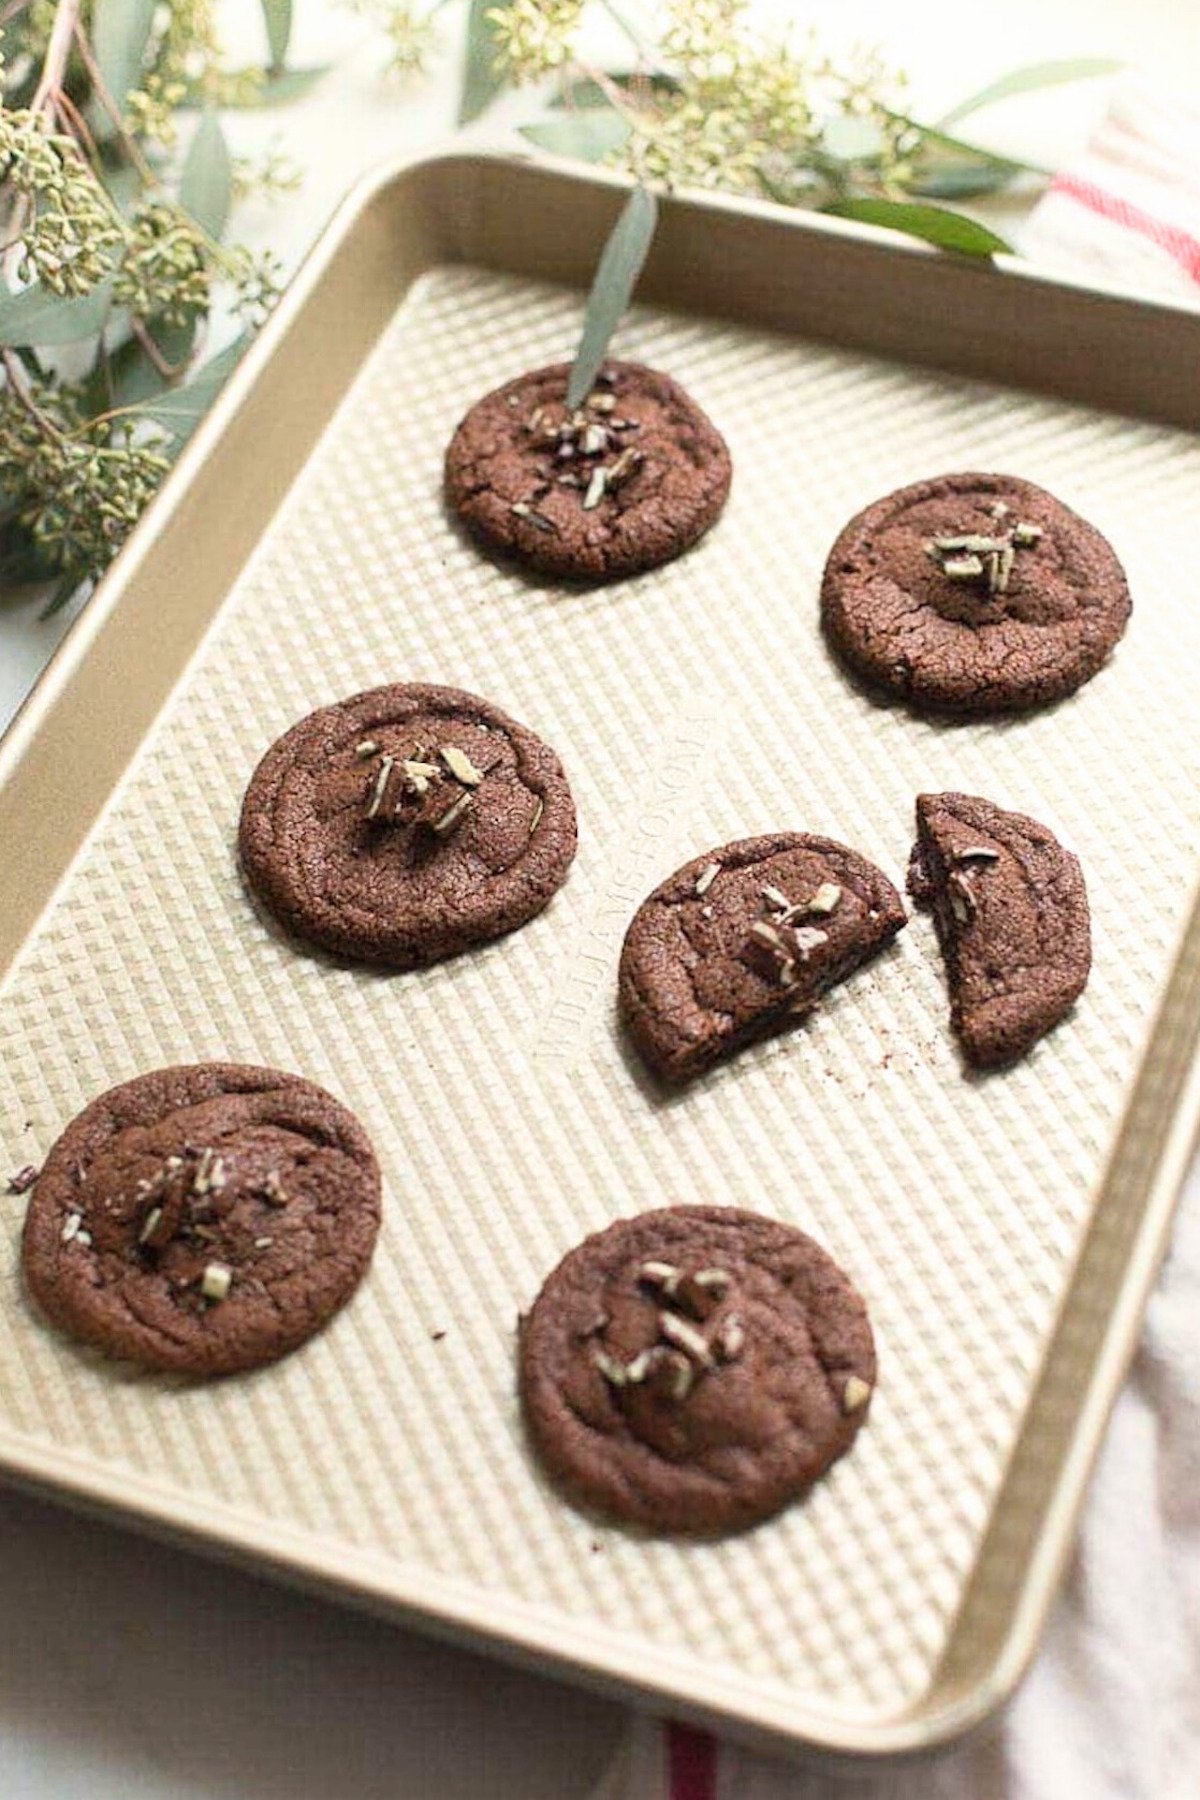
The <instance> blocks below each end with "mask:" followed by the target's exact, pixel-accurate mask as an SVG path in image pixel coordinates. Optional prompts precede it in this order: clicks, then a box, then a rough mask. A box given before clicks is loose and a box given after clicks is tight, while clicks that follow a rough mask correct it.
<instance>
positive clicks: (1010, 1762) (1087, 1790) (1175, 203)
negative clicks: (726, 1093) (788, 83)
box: [589, 0, 1200, 1800]
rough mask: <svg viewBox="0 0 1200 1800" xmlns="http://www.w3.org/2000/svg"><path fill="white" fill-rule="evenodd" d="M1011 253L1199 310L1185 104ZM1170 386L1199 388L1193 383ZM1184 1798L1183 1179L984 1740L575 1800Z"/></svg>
mask: <svg viewBox="0 0 1200 1800" xmlns="http://www.w3.org/2000/svg"><path fill="white" fill-rule="evenodd" d="M1181 3H1184V0H1181ZM1186 3H1187V4H1197V3H1198V0H1186ZM1020 242H1021V248H1022V249H1023V250H1024V251H1025V253H1026V254H1027V255H1028V256H1029V257H1030V258H1031V259H1032V260H1033V261H1036V262H1037V263H1039V264H1041V265H1042V266H1044V267H1048V268H1051V269H1054V270H1057V271H1060V272H1061V273H1063V274H1069V275H1072V276H1074V277H1075V278H1076V279H1080V280H1083V281H1095V282H1103V283H1107V284H1116V285H1119V286H1123V287H1126V288H1133V289H1136V290H1140V291H1142V292H1145V293H1147V294H1154V295H1157V296H1160V297H1162V298H1165V299H1172V300H1176V301H1181V302H1184V303H1191V304H1193V305H1196V306H1200V104H1197V103H1195V102H1192V101H1189V100H1186V99H1184V98H1183V97H1182V96H1178V95H1172V94H1169V93H1167V92H1164V91H1163V89H1162V88H1160V87H1157V86H1154V85H1152V84H1151V83H1150V81H1148V80H1147V79H1146V78H1145V77H1144V76H1140V75H1132V74H1130V75H1125V76H1122V77H1121V78H1120V79H1119V80H1118V81H1116V82H1115V83H1114V84H1113V90H1112V96H1111V103H1110V105H1109V107H1108V110H1107V112H1106V115H1105V117H1104V119H1103V122H1102V123H1101V125H1100V127H1099V129H1098V130H1097V131H1096V133H1095V135H1094V137H1093V138H1092V141H1091V142H1090V143H1089V145H1088V147H1087V150H1086V152H1085V154H1084V155H1083V156H1082V157H1081V158H1080V160H1079V162H1078V163H1077V164H1075V165H1073V166H1072V167H1070V168H1067V169H1064V170H1063V171H1062V173H1061V174H1059V175H1058V176H1056V178H1055V180H1054V181H1053V182H1052V183H1051V185H1050V187H1049V188H1048V189H1047V191H1046V193H1045V195H1044V196H1043V198H1042V199H1041V200H1040V201H1039V202H1038V204H1037V206H1036V207H1035V208H1034V210H1033V211H1032V213H1031V214H1030V216H1029V218H1028V220H1027V221H1026V224H1025V227H1024V230H1023V232H1022V234H1021V239H1020ZM1179 374H1180V380H1181V381H1192V382H1195V381H1200V369H1181V370H1180V372H1179ZM1197 499H1198V501H1200V496H1197ZM1197 1795H1200V1178H1198V1174H1197V1171H1193V1175H1192V1180H1191V1183H1190V1185H1189V1191H1188V1194H1187V1195H1186V1196H1185V1199H1184V1202H1183V1205H1182V1208H1181V1211H1180V1217H1179V1221H1178V1224H1177V1226H1176V1231H1175V1243H1174V1248H1173V1250H1172V1252H1171V1255H1170V1257H1169V1258H1168V1261H1167V1264H1166V1266H1165V1268H1164V1270H1163V1274H1162V1277H1161V1279H1160V1282H1159V1286H1158V1291H1157V1292H1156V1294H1155V1296H1154V1298H1153V1300H1152V1302H1151V1305H1150V1308H1149V1312H1148V1314H1147V1320H1146V1329H1145V1333H1144V1335H1143V1340H1142V1347H1141V1350H1140V1351H1139V1354H1138V1357H1137V1360H1136V1362H1135V1364H1134V1367H1133V1370H1132V1372H1131V1375H1130V1379H1129V1381H1128V1383H1127V1385H1126V1388H1125V1391H1124V1392H1123V1394H1122V1395H1121V1398H1120V1400H1119V1401H1118V1404H1117V1407H1116V1410H1115V1412H1114V1414H1113V1419H1112V1423H1111V1425H1110V1428H1109V1433H1108V1438H1107V1441H1106V1444H1105V1448H1104V1451H1103V1453H1102V1455H1101V1459H1100V1463H1099V1465H1098V1468H1097V1471H1096V1475H1095V1478H1094V1480H1093V1483H1092V1489H1091V1494H1090V1497H1089V1501H1088V1506H1087V1509H1086V1511H1085V1514H1084V1519H1083V1523H1082V1526H1081V1529H1080V1534H1079V1542H1078V1545H1077V1548H1076V1551H1075V1555H1074V1559H1073V1562H1072V1565H1071V1568H1070V1571H1069V1574H1068V1577H1067V1581H1066V1584H1065V1587H1064V1591H1063V1594H1062V1595H1061V1597H1060V1599H1059V1601H1058V1604H1057V1606H1056V1609H1055V1611H1054V1614H1053V1617H1052V1619H1051V1623H1050V1627H1049V1630H1048V1632H1047V1635H1046V1639H1045V1642H1044V1645H1043V1648H1042V1652H1041V1655H1040V1657H1039V1659H1038V1662H1037V1663H1036V1665H1035V1667H1034V1669H1033V1671H1032V1673H1031V1675H1030V1676H1029V1678H1028V1680H1027V1681H1026V1683H1025V1686H1024V1687H1023V1689H1022V1691H1021V1693H1020V1694H1019V1695H1018V1697H1017V1699H1016V1701H1015V1702H1014V1703H1013V1705H1012V1706H1011V1707H1010V1708H1009V1709H1008V1711H1007V1712H1006V1713H1005V1714H1004V1715H1002V1717H1001V1718H1000V1720H998V1721H997V1723H996V1725H995V1726H994V1728H993V1729H992V1731H991V1733H990V1735H988V1736H986V1737H983V1738H981V1739H978V1740H976V1741H973V1742H971V1743H969V1744H966V1745H963V1746H961V1747H957V1748H953V1749H951V1750H948V1751H945V1752H943V1753H941V1754H940V1755H937V1756H935V1757H931V1758H929V1759H927V1760H925V1761H923V1762H916V1763H906V1764H905V1765H903V1766H902V1767H897V1768H896V1769H890V1770H875V1771H873V1772H872V1773H870V1774H865V1775H862V1776H858V1777H850V1778H845V1777H842V1778H841V1779H837V1780H835V1779H833V1778H831V1777H830V1776H828V1775H826V1774H822V1773H817V1772H815V1771H805V1770H804V1769H802V1768H800V1767H799V1766H796V1765H792V1764H789V1763H785V1762H781V1761H780V1762H776V1761H770V1760H768V1759H766V1758H762V1757H757V1756H753V1755H751V1754H750V1753H749V1752H747V1751H743V1750H739V1749H737V1748H736V1747H734V1746H731V1745H726V1744H721V1743H718V1741H717V1740H716V1739H715V1738H714V1737H712V1736H711V1735H710V1734H709V1733H707V1732H704V1731H699V1730H695V1729H693V1728H691V1727H687V1726H683V1725H678V1724H665V1725H664V1724H663V1723H661V1722H660V1721H659V1720H657V1719H653V1718H650V1717H646V1716H643V1715H635V1716H634V1717H633V1718H632V1719H631V1721H630V1725H629V1728H628V1730H627V1732H626V1734H625V1736H624V1738H623V1740H622V1742H621V1744H620V1746H619V1748H618V1751H617V1754H616V1756H615V1757H614V1759H613V1761H612V1763H611V1764H610V1766H609V1768H608V1770H607V1771H606V1773H605V1775H604V1777H603V1779H602V1780H601V1782H600V1784H599V1786H598V1787H597V1788H595V1789H594V1790H593V1792H592V1794H591V1796H590V1797H589V1800H1185V1797H1186V1800H1196V1796H1197Z"/></svg>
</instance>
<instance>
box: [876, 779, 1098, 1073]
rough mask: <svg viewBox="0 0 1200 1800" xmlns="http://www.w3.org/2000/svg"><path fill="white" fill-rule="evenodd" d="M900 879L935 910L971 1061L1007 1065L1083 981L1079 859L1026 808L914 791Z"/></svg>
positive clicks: (1084, 906)
mask: <svg viewBox="0 0 1200 1800" xmlns="http://www.w3.org/2000/svg"><path fill="white" fill-rule="evenodd" d="M908 888H909V892H910V893H911V895H912V896H913V899H914V900H916V902H917V903H918V905H921V906H925V907H929V908H931V909H932V912H933V917H934V923H935V925H936V928H937V934H938V941H939V943H940V944H941V947H942V954H943V956H944V958H945V961H946V974H947V980H948V982H949V985H950V1017H951V1022H952V1024H953V1026H954V1030H955V1031H956V1033H957V1034H958V1037H959V1040H960V1042H961V1044H962V1048H963V1054H964V1056H965V1057H966V1059H967V1061H968V1062H969V1063H971V1064H972V1065H973V1066H974V1067H975V1068H978V1069H992V1068H1000V1067H1002V1066H1003V1065H1005V1064H1006V1063H1011V1062H1015V1061H1016V1060H1017V1059H1018V1058H1020V1057H1022V1056H1024V1055H1025V1054H1026V1052H1027V1051H1028V1050H1030V1049H1031V1048H1032V1047H1033V1045H1034V1044H1035V1043H1036V1042H1037V1040H1038V1039H1039V1038H1040V1037H1043V1036H1044V1035H1045V1033H1046V1032H1048V1031H1049V1030H1051V1028H1052V1027H1053V1026H1055V1025H1057V1024H1058V1022H1059V1021H1060V1019H1062V1018H1063V1016H1064V1014H1066V1013H1067V1012H1068V1011H1069V1009H1070V1008H1071V1006H1072V1005H1073V1004H1074V1002H1075V1001H1076V1000H1077V999H1078V997H1079V995H1080V994H1081V993H1082V992H1083V990H1084V987H1085V986H1086V984H1087V978H1088V972H1089V970H1090V968H1091V961H1092V945H1091V923H1090V918H1089V913H1088V901H1087V889H1086V887H1085V885H1084V879H1083V870H1082V868H1081V867H1080V864H1079V860H1078V858H1077V857H1075V856H1073V855H1072V854H1071V852H1070V851H1069V850H1064V849H1063V847H1062V845H1061V844H1060V843H1059V842H1058V839H1057V838H1056V837H1055V836H1054V834H1053V833H1052V832H1050V831H1048V830H1047V829H1046V827H1045V826H1044V825H1039V824H1038V823H1037V821H1036V820H1035V819H1029V818H1026V817H1025V815H1024V814H1023V813H1015V812H1006V811H1004V810H1003V809H1002V808H1001V807H999V806H995V805H993V803H992V802H991V801H990V800H982V799H979V798H978V797H976V796H974V795H971V794H921V795H920V796H919V797H918V800H917V841H916V843H915V845H914V846H913V853H912V861H911V863H910V865H909V876H908Z"/></svg>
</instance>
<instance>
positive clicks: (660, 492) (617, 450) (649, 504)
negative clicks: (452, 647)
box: [446, 362, 731, 581]
mask: <svg viewBox="0 0 1200 1800" xmlns="http://www.w3.org/2000/svg"><path fill="white" fill-rule="evenodd" d="M569 374H570V367H569V365H568V364H567V363H555V364H553V365H552V366H551V367H550V368H547V369H536V370H534V371H533V373H532V374H529V375H522V376H520V377H519V378H518V379H517V380H516V381H510V382H508V383H507V385H506V386H504V387H501V388H497V389H496V390H495V392H494V393H491V394H488V395H486V396H485V398H484V399H482V400H480V401H479V402H478V403H477V404H476V405H475V406H473V407H472V408H471V410H470V412H469V413H468V414H467V416H466V417H465V418H464V419H463V421H462V423H461V424H460V425H459V427H458V430H457V431H456V432H455V433H454V436H453V437H452V438H451V440H450V446H449V449H448V450H447V451H446V499H447V501H448V503H449V505H450V506H451V507H452V508H453V510H454V511H455V512H456V513H457V514H458V516H459V518H460V519H462V521H463V523H464V524H465V525H467V526H468V527H469V528H470V530H471V531H473V532H474V534H475V535H476V537H478V538H481V539H482V540H483V542H484V543H485V544H487V545H488V546H489V547H490V548H491V549H493V550H500V551H503V552H505V553H507V554H509V555H512V556H515V557H518V558H519V559H520V561H521V562H523V563H527V564H528V565H529V566H530V567H531V568H534V569H540V570H541V571H542V572H543V573H545V574H547V575H558V576H563V577H565V578H567V579H570V580H580V581H612V580H614V579H616V578H617V577H618V576H621V575H636V574H637V573H638V572H639V571H640V570H642V569H653V568H656V567H657V566H658V564H659V563H665V562H670V561H671V559H672V557H675V556H679V555H680V554H681V553H682V552H683V551H684V550H687V549H688V548H689V547H690V546H691V545H692V544H694V543H695V542H696V540H697V538H700V537H703V536H704V533H705V532H706V531H707V530H708V528H709V526H710V525H711V524H712V523H713V521H714V520H715V519H716V517H717V515H718V514H719V513H720V511H721V508H722V507H723V506H724V504H725V502H726V500H727V499H728V497H729V482H730V476H731V465H730V461H729V451H728V450H727V449H726V447H725V440H724V439H723V438H722V436H721V434H720V432H718V431H717V429H716V427H715V426H714V425H713V424H712V422H711V421H710V420H709V419H708V418H707V417H706V416H705V414H704V413H702V412H701V410H700V408H699V407H698V406H697V405H696V403H695V401H694V400H690V399H689V398H688V396H687V395H686V394H685V393H684V391H683V389H682V388H681V387H680V386H679V384H678V383H677V382H674V381H672V380H671V377H670V376H669V375H661V374H659V372H658V370H656V369H647V368H644V367H643V365H642V364H641V363H630V362H610V363H607V364H606V365H605V367H604V369H603V370H602V371H601V373H600V375H599V376H598V378H597V382H596V387H595V390H594V391H593V392H592V393H591V394H589V396H588V397H587V399H586V400H585V401H584V403H583V405H582V406H581V407H580V408H579V410H578V411H577V412H574V413H572V412H570V411H569V410H568V408H567V404H566V393H567V378H568V376H569Z"/></svg>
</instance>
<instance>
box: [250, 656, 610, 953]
mask: <svg viewBox="0 0 1200 1800" xmlns="http://www.w3.org/2000/svg"><path fill="white" fill-rule="evenodd" d="M575 844H576V823H575V806H574V802H573V800H572V798H571V790H570V788H569V787H568V785H567V778H566V776H565V774H564V773H563V769H562V764H561V763H560V762H559V759H558V757H557V756H556V755H555V753H554V751H553V750H551V749H550V747H549V745H547V744H544V743H543V742H542V740H541V739H540V738H538V737H536V736H535V735H534V733H533V732H532V731H530V730H529V729H528V728H527V727H526V726H524V725H520V724H518V723H517V721H516V720H515V719H511V718H509V716H508V715H507V713H504V712H501V710H500V708H499V707H496V706H493V705H492V704H491V703H490V702H489V701H487V700H481V699H480V698H479V697H478V695H475V694H468V693H465V692H463V691H462V690H461V689H459V688H447V687H431V686H425V685H422V684H419V683H407V684H397V685H395V686H392V687H382V688H374V689H372V690H370V691H369V692H367V693H364V694H356V695H355V696H354V697H353V698H351V699H349V700H343V701H341V702H340V703H338V704H337V705H334V706H325V707H322V708H321V709H320V711H318V712H314V713H310V714H309V715H308V717H307V718H304V719H301V720H300V722H299V723H298V724H296V725H293V726H292V728H291V730H290V731H287V732H285V733H284V735H283V736H282V737H281V738H279V739H278V740H277V742H276V743H274V744H273V745H272V746H271V748H270V749H269V750H268V751H267V753H266V755H265V756H264V757H263V759H262V761H261V762H260V763H259V765H258V768H257V769H256V770H255V772H254V775H253V777H252V779H251V781H250V785H249V787H248V789H247V791H246V797H245V801H244V803H243V806H242V816H241V824H240V828H239V833H238V847H239V851H240V854H241V860H242V867H243V869H244V871H245V874H246V878H247V880H248V882H249V884H250V886H251V888H252V889H253V890H254V892H255V893H256V894H257V896H258V897H259V899H260V900H261V901H262V903H263V904H264V906H265V907H266V908H267V909H268V911H269V912H271V913H272V914H273V915H274V916H275V917H276V918H277V919H278V920H279V921H280V923H281V924H283V925H284V926H286V927H287V929H288V930H289V931H291V932H293V933H294V934H295V935H296V936H297V937H299V938H302V939H304V940H305V941H306V942H308V943H311V944H316V945H317V946H319V947H320V948H321V949H324V950H329V951H332V952H334V953H335V954H337V955H342V956H348V957H353V958H355V959H357V960H359V961H364V962H372V963H382V964H386V965H387V966H389V967H391V968H398V969H407V968H416V967H419V966H421V965H423V964H427V963H432V962H436V961H439V960H440V959H441V958H443V957H447V956H454V955H456V954H458V953H459V952H460V951H463V950H469V949H471V948H472V947H473V946H474V945H477V944H481V943H486V942H487V941H489V940H490V939H492V938H496V937H501V936H503V935H504V934H505V933H506V932H509V931H515V930H516V929H517V927H518V926H520V925H524V924H525V923H526V922H527V921H528V920H529V919H531V918H533V917H534V915H535V914H537V913H539V912H540V911H541V910H542V908H543V907H544V906H546V905H547V903H548V902H549V901H550V900H551V899H552V898H553V896H554V894H555V893H556V892H557V891H558V889H559V888H560V887H561V886H562V883H563V882H564V881H565V879H566V876H567V871H568V869H569V868H570V865H571V860H572V858H573V857H574V854H575Z"/></svg>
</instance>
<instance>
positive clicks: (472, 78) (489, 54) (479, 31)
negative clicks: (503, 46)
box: [458, 0, 509, 125]
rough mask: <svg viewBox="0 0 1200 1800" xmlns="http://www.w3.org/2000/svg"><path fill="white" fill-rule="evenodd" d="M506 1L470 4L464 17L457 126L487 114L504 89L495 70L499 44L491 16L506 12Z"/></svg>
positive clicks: (475, 1)
mask: <svg viewBox="0 0 1200 1800" xmlns="http://www.w3.org/2000/svg"><path fill="white" fill-rule="evenodd" d="M508 5H509V0H471V5H470V10H469V11H468V13H467V49H466V55H465V58H464V60H463V77H462V95H461V97H460V99H459V103H458V122H459V124H460V125H469V124H470V123H471V120H472V119H477V118H478V117H479V115H480V113H482V112H484V111H486V109H487V108H488V107H489V106H490V105H491V103H492V101H493V100H494V99H495V98H496V95H497V94H498V93H499V92H500V90H501V88H502V87H503V86H504V75H503V73H502V72H501V70H500V68H499V67H498V63H499V56H500V44H499V40H498V39H497V37H496V28H495V26H494V24H493V22H492V19H491V16H490V15H491V14H492V13H498V12H507V10H508Z"/></svg>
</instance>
